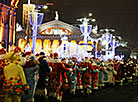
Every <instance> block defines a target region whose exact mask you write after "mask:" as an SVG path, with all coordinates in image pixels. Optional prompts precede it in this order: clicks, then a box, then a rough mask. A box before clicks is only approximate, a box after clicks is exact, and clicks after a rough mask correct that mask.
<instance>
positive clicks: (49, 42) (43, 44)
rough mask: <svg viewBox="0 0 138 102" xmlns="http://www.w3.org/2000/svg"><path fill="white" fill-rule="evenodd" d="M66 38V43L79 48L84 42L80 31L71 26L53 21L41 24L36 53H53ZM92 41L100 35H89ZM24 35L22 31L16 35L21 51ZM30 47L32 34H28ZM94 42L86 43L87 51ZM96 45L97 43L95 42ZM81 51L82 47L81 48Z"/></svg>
mask: <svg viewBox="0 0 138 102" xmlns="http://www.w3.org/2000/svg"><path fill="white" fill-rule="evenodd" d="M64 37H66V38H67V39H66V40H67V41H68V42H72V43H75V44H77V45H80V46H81V43H83V42H84V41H83V40H84V36H83V35H82V33H81V31H80V29H79V28H78V27H75V26H73V25H71V24H67V23H65V22H62V21H59V20H53V21H50V22H47V23H43V24H41V25H40V26H39V27H38V34H37V40H36V51H38V52H39V51H40V50H42V49H43V50H44V51H45V52H46V53H47V54H48V53H49V52H50V51H53V52H55V51H56V49H57V48H58V47H59V46H60V45H61V44H62V43H63V42H64V41H65V40H64ZM90 37H91V38H93V39H98V38H100V37H102V35H101V34H92V33H91V34H90ZM25 38H26V34H25V31H24V30H21V31H18V32H17V33H16V41H17V43H16V44H17V46H19V47H21V49H22V50H24V48H25V44H26V39H25ZM29 41H30V46H31V47H32V34H29ZM93 43H94V42H92V41H88V44H89V45H91V46H88V47H87V51H90V50H92V45H93ZM97 43H98V41H97ZM81 48H82V49H83V46H81Z"/></svg>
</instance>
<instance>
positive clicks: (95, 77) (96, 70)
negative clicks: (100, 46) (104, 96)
mask: <svg viewBox="0 0 138 102" xmlns="http://www.w3.org/2000/svg"><path fill="white" fill-rule="evenodd" d="M97 63H99V59H97V58H96V59H93V63H92V66H93V68H94V71H93V76H92V81H93V82H92V83H93V85H92V86H93V89H94V90H98V79H99V66H98V65H97Z"/></svg>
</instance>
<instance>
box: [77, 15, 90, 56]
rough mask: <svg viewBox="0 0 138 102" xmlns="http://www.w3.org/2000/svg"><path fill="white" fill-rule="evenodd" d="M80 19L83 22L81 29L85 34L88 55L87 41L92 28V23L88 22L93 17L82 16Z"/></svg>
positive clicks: (85, 51)
mask: <svg viewBox="0 0 138 102" xmlns="http://www.w3.org/2000/svg"><path fill="white" fill-rule="evenodd" d="M78 20H79V21H81V22H82V25H80V30H81V32H82V34H83V35H84V53H85V54H86V56H88V55H87V41H88V36H89V34H90V33H91V30H92V25H88V22H89V21H90V20H92V19H88V18H81V19H78Z"/></svg>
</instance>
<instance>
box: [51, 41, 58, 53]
mask: <svg viewBox="0 0 138 102" xmlns="http://www.w3.org/2000/svg"><path fill="white" fill-rule="evenodd" d="M58 47H59V41H58V40H54V41H53V43H52V51H53V52H55V51H56V50H57V48H58Z"/></svg>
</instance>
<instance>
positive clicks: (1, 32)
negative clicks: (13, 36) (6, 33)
mask: <svg viewBox="0 0 138 102" xmlns="http://www.w3.org/2000/svg"><path fill="white" fill-rule="evenodd" d="M2 38H3V28H2V27H0V42H1V41H2Z"/></svg>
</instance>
